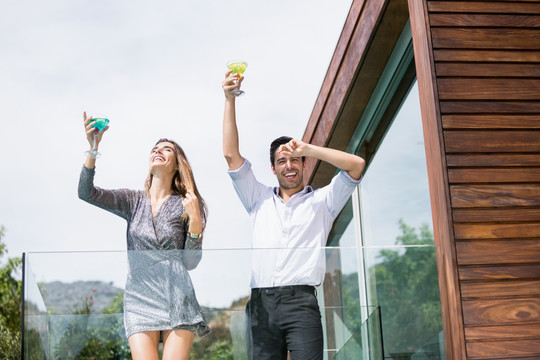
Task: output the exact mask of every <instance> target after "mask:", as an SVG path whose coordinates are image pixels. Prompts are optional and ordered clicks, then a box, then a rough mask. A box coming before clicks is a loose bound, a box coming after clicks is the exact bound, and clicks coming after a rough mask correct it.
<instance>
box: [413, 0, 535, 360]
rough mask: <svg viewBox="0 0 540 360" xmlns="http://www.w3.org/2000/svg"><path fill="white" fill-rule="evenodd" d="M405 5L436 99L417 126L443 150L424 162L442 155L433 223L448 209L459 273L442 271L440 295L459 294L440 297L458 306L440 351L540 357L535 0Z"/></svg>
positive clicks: (430, 94)
mask: <svg viewBox="0 0 540 360" xmlns="http://www.w3.org/2000/svg"><path fill="white" fill-rule="evenodd" d="M409 6H410V11H411V24H413V27H416V29H413V39H414V41H415V56H416V57H417V58H416V63H417V76H418V79H419V89H420V93H421V96H423V97H425V98H424V99H423V101H424V102H431V103H432V104H431V105H424V106H423V109H422V110H423V117H426V116H427V117H428V119H427V121H428V122H431V124H426V119H424V133H425V137H426V142H429V143H431V144H432V145H431V146H432V148H434V149H436V150H438V151H440V159H438V158H437V155H432V156H431V157H430V156H429V154H428V163H429V162H430V160H429V159H430V158H431V165H433V164H435V163H437V162H438V161H439V162H440V164H442V166H441V165H438V167H437V165H435V166H434V167H435V169H433V168H432V169H430V171H431V174H430V177H432V178H433V179H435V180H433V179H432V180H430V187H438V188H437V192H438V194H435V195H434V193H433V191H432V192H431V194H432V195H431V196H432V205H433V197H434V196H435V197H438V203H436V204H435V205H434V207H436V208H437V209H434V211H433V212H434V221H435V222H437V221H443V222H445V221H448V217H447V216H444V215H441V214H442V213H443V212H444V211H448V212H449V214H450V223H451V228H450V229H449V231H450V232H449V233H448V234H440V233H439V236H440V237H441V239H440V242H439V246H440V247H441V251H442V252H443V254H442V256H441V258H442V259H443V260H444V261H451V262H452V263H451V264H450V265H451V267H452V268H455V269H457V274H458V275H457V276H458V279H457V280H458V281H457V284H456V282H453V281H452V280H453V277H452V276H453V275H452V274H455V273H454V272H453V271H452V270H451V269H449V268H448V266H447V268H446V269H442V271H447V274H446V276H445V278H444V279H443V283H444V284H445V286H448V287H449V288H450V289H448V291H447V293H446V295H445V294H442V296H443V295H445V296H452V295H451V294H452V293H455V294H457V295H458V299H457V300H458V301H459V304H455V305H454V306H453V308H452V306H451V305H450V306H446V310H447V311H452V310H454V311H457V313H454V314H453V315H455V317H456V318H457V319H454V320H452V319H450V318H449V317H448V316H446V317H445V321H447V322H450V324H447V326H446V327H445V331H450V332H451V334H450V339H448V341H447V343H446V345H447V347H449V349H447V350H449V351H450V353H451V354H452V355H451V356H452V358H454V359H461V358H467V359H522V358H523V359H525V358H531V359H532V358H540V2H539V1H426V0H410V1H409ZM413 17H414V19H413ZM422 27H423V28H422ZM415 36H416V37H417V38H416V39H415ZM418 37H421V38H418ZM417 50H418V51H417ZM419 57H422V58H420V59H419ZM418 69H421V70H422V71H423V72H422V73H420V72H419V71H418ZM426 125H427V126H431V128H428V129H426ZM426 130H427V131H426ZM437 132H438V133H437ZM437 143H438V144H437ZM427 151H429V147H428V148H427ZM440 170H442V172H441V173H438V171H440ZM432 190H433V189H432ZM444 202H448V204H447V205H445V204H444ZM445 209H446V210H445ZM436 226H437V225H436ZM447 242H448V243H449V244H450V245H451V246H447V245H448V244H446V243H447ZM452 247H453V248H452ZM445 252H450V253H445ZM439 269H440V271H441V267H439ZM449 274H450V275H449ZM443 275H444V274H443ZM449 280H450V281H449ZM452 286H457V288H456V289H455V291H454V292H453V291H452V289H451V288H452ZM449 294H450V295H449ZM455 300H456V299H455V298H454V299H446V300H443V299H442V302H444V303H446V304H452V301H455ZM460 329H461V332H462V335H461V336H459V335H458V333H459V332H460ZM446 335H447V334H445V336H446Z"/></svg>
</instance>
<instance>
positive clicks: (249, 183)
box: [227, 159, 271, 214]
mask: <svg viewBox="0 0 540 360" xmlns="http://www.w3.org/2000/svg"><path fill="white" fill-rule="evenodd" d="M227 173H228V174H229V176H230V177H231V179H232V182H233V186H234V190H236V194H237V195H238V197H239V198H240V201H241V202H242V204H243V205H244V208H245V209H246V210H247V212H248V213H250V214H251V213H252V211H253V210H254V209H255V208H256V206H257V202H258V200H259V199H260V195H261V193H262V192H263V191H264V190H265V189H267V187H266V186H265V185H263V184H261V183H260V182H258V181H257V179H256V178H255V174H253V170H252V169H251V163H250V162H249V160H247V159H244V163H243V164H242V166H240V167H239V168H238V169H236V170H229V171H227ZM270 191H271V189H270Z"/></svg>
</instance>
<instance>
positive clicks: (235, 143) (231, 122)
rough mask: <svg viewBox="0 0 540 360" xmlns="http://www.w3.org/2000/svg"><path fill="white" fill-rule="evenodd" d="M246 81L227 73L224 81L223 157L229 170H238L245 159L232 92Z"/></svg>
mask: <svg viewBox="0 0 540 360" xmlns="http://www.w3.org/2000/svg"><path fill="white" fill-rule="evenodd" d="M242 80H244V78H243V77H240V76H239V75H238V74H234V75H233V74H231V70H229V71H227V74H226V75H225V80H223V84H222V86H223V91H224V92H225V111H224V114H223V156H224V157H225V160H226V161H227V165H229V170H236V169H238V168H239V167H240V166H242V164H243V163H244V158H243V157H242V155H241V154H240V147H239V140H238V128H237V127H236V97H235V96H234V95H233V94H231V91H232V90H234V89H238V88H239V87H240V84H241V83H242Z"/></svg>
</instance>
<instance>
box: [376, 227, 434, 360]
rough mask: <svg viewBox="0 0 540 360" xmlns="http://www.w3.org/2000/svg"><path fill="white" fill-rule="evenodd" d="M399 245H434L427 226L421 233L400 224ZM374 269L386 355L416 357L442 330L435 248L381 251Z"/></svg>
mask: <svg viewBox="0 0 540 360" xmlns="http://www.w3.org/2000/svg"><path fill="white" fill-rule="evenodd" d="M399 227H400V230H401V235H400V236H398V238H397V239H396V244H398V245H433V234H432V233H431V231H430V230H429V228H428V226H427V225H423V226H422V227H420V229H419V233H417V231H416V230H415V228H413V227H410V226H408V225H406V224H405V223H404V222H403V221H401V220H400V222H399ZM379 258H380V259H382V262H381V263H379V264H377V265H375V266H374V268H373V269H372V271H373V274H374V276H375V278H376V284H377V288H376V293H377V299H378V305H380V307H381V316H382V322H383V332H384V345H385V349H386V350H387V352H390V353H392V352H394V353H413V352H415V351H417V350H418V349H419V348H420V347H421V346H422V345H424V344H426V343H427V342H428V341H429V340H430V339H431V338H433V337H434V336H436V335H437V334H438V333H439V332H440V331H441V329H442V318H441V306H440V297H439V287H438V277H437V259H436V254H435V251H434V250H433V247H418V246H417V247H406V248H405V251H404V253H400V251H398V250H382V251H381V252H380V255H379Z"/></svg>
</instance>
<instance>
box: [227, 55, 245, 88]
mask: <svg viewBox="0 0 540 360" xmlns="http://www.w3.org/2000/svg"><path fill="white" fill-rule="evenodd" d="M227 67H228V68H229V69H230V70H232V74H238V75H240V76H242V74H244V71H246V68H247V62H245V61H240V60H235V61H229V62H228V63H227ZM231 94H233V95H234V96H242V95H244V94H245V92H244V90H240V89H235V90H233V91H231Z"/></svg>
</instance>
